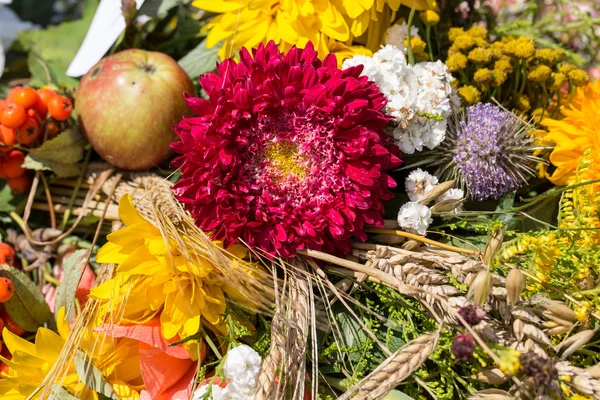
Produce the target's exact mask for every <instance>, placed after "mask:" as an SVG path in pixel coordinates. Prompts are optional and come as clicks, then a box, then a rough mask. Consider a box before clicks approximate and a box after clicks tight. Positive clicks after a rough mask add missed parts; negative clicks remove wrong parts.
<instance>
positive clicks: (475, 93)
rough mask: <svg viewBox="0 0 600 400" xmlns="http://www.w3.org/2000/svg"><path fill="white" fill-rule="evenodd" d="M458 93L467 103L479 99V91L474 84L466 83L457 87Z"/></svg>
mask: <svg viewBox="0 0 600 400" xmlns="http://www.w3.org/2000/svg"><path fill="white" fill-rule="evenodd" d="M458 95H459V96H460V97H461V98H462V99H463V100H464V101H465V103H467V105H471V104H475V103H477V102H479V100H480V99H481V92H479V90H477V88H476V87H475V86H471V85H466V86H463V87H461V88H460V89H458Z"/></svg>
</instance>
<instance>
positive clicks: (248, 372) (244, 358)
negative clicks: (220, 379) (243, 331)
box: [223, 345, 262, 396]
mask: <svg viewBox="0 0 600 400" xmlns="http://www.w3.org/2000/svg"><path fill="white" fill-rule="evenodd" d="M261 362H262V360H261V358H260V355H259V354H258V353H257V352H256V351H255V350H254V349H252V348H251V347H250V346H246V345H241V346H238V347H235V348H233V349H231V350H229V352H228V353H227V358H226V359H225V364H224V365H223V373H224V374H225V377H226V378H227V381H228V382H229V384H228V385H227V387H228V388H230V392H231V393H234V394H236V395H238V396H252V395H253V394H254V392H255V391H256V384H257V378H258V374H259V373H260V367H261Z"/></svg>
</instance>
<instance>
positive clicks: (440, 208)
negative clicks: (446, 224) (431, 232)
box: [429, 198, 467, 213]
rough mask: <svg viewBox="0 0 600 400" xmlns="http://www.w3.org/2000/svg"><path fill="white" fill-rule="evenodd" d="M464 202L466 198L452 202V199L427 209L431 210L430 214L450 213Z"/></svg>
mask: <svg viewBox="0 0 600 400" xmlns="http://www.w3.org/2000/svg"><path fill="white" fill-rule="evenodd" d="M466 200H467V199H466V198H464V199H458V200H454V199H448V200H442V201H440V202H439V203H435V204H434V205H432V206H431V207H430V208H429V209H430V210H431V212H432V213H445V212H450V211H454V210H455V209H456V208H458V207H459V206H460V205H461V204H462V203H464V202H465V201H466Z"/></svg>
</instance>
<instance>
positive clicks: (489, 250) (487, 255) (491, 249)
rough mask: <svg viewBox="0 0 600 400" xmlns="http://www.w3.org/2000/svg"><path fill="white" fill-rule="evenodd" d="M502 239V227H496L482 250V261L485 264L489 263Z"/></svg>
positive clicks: (498, 248) (500, 245)
mask: <svg viewBox="0 0 600 400" xmlns="http://www.w3.org/2000/svg"><path fill="white" fill-rule="evenodd" d="M503 240H504V227H503V228H500V229H496V230H495V231H494V233H492V237H491V238H490V241H489V242H487V244H486V245H485V249H484V251H483V263H484V264H486V265H490V262H491V261H492V259H493V258H494V256H495V255H496V253H497V252H498V250H500V247H502V242H503Z"/></svg>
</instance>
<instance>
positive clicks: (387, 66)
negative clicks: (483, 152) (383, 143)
mask: <svg viewBox="0 0 600 400" xmlns="http://www.w3.org/2000/svg"><path fill="white" fill-rule="evenodd" d="M356 65H364V70H363V72H362V74H363V75H366V76H368V77H369V79H371V80H372V81H374V82H375V83H377V85H378V86H379V88H380V90H381V92H382V93H383V94H384V95H385V96H386V97H387V100H388V103H387V106H386V112H387V114H389V115H391V116H392V117H394V118H395V122H396V124H397V127H396V128H395V129H394V133H393V136H394V138H395V139H396V143H397V144H398V146H399V147H400V149H402V151H403V152H405V153H407V154H412V153H414V152H415V151H421V150H423V147H427V148H429V149H433V148H435V147H436V146H437V145H439V144H440V143H441V142H442V140H444V138H445V136H446V125H447V119H448V117H450V114H451V113H452V108H453V106H454V105H455V102H456V96H454V95H453V89H452V86H450V83H451V82H452V80H453V79H454V78H453V77H452V75H451V74H450V73H449V72H448V69H447V68H446V65H444V63H442V62H441V61H439V60H438V61H436V62H421V63H418V64H415V65H409V64H408V63H407V62H406V58H405V57H404V53H403V52H402V51H401V50H400V49H399V48H397V47H395V46H392V45H386V46H383V47H382V48H381V49H380V50H379V51H377V52H376V53H375V54H374V55H373V57H368V56H362V55H356V56H354V57H352V58H351V59H348V60H346V61H344V65H343V67H344V68H348V67H351V66H356Z"/></svg>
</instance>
